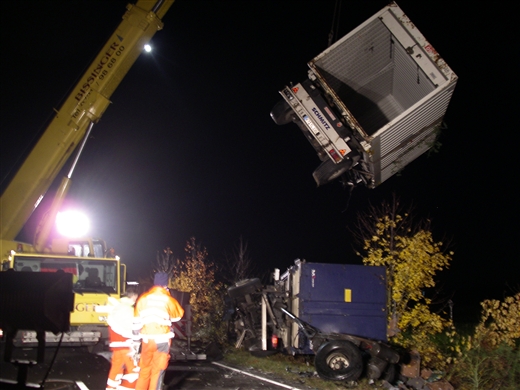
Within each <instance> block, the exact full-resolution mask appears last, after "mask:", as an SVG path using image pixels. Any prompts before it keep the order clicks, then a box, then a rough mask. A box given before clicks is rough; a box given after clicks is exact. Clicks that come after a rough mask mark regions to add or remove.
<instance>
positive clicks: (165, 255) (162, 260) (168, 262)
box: [153, 248, 177, 275]
mask: <svg viewBox="0 0 520 390" xmlns="http://www.w3.org/2000/svg"><path fill="white" fill-rule="evenodd" d="M176 265H177V260H176V259H175V257H174V256H173V252H172V250H171V249H170V248H165V249H163V250H162V252H161V251H157V256H156V258H155V263H154V264H153V271H154V272H164V273H166V274H168V275H171V274H172V273H173V270H174V269H175V267H176Z"/></svg>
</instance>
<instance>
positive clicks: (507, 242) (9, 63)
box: [0, 0, 520, 312]
mask: <svg viewBox="0 0 520 390" xmlns="http://www.w3.org/2000/svg"><path fill="white" fill-rule="evenodd" d="M387 3H388V2H387V1H386V0H383V1H357V2H354V1H345V0H343V1H342V8H341V14H340V15H341V17H340V20H339V25H338V26H339V27H338V29H336V30H334V32H335V34H336V36H337V37H338V38H340V37H342V36H343V35H345V34H346V33H348V32H349V31H350V30H352V29H353V28H355V27H356V26H357V25H359V24H360V23H362V22H363V21H364V20H366V19H367V18H369V17H370V16H372V15H373V14H374V13H376V12H377V11H379V10H380V9H381V8H383V7H384V6H385V5H386V4H387ZM398 4H399V5H400V7H401V8H402V9H403V10H404V12H405V13H406V14H407V15H408V16H409V17H410V19H411V20H412V21H413V22H414V23H415V25H416V26H417V27H418V28H419V30H420V31H421V32H422V33H423V34H424V35H425V36H426V38H427V39H428V40H429V41H430V43H431V44H432V45H433V46H434V47H435V49H436V50H437V51H438V52H439V53H440V55H441V56H442V57H443V58H444V59H445V60H446V62H447V63H448V64H449V66H450V67H451V68H452V69H453V70H454V72H455V73H456V74H457V75H458V76H459V82H458V85H457V88H456V89H455V93H454V96H453V98H452V101H451V103H450V106H449V107H448V111H447V114H446V117H445V122H446V123H447V125H448V129H447V130H445V131H444V132H443V133H442V135H441V138H440V142H441V143H442V147H441V149H440V151H439V153H436V154H432V155H430V156H426V155H423V156H422V157H420V158H419V159H417V160H416V161H414V162H413V163H412V164H410V165H409V166H407V167H406V168H405V169H404V171H403V172H402V174H401V175H399V176H394V177H392V178H391V179H390V180H388V181H386V182H385V183H383V184H382V185H381V186H380V187H377V188H376V189H373V190H369V189H366V188H356V189H354V191H353V192H352V193H351V192H350V191H349V190H347V189H344V188H343V187H342V186H341V185H340V183H339V182H333V183H330V184H328V185H326V186H323V187H320V188H316V185H315V182H314V180H313V178H312V171H313V170H314V169H315V168H316V167H317V166H318V165H319V163H320V161H319V159H318V157H317V156H316V153H315V151H314V149H313V148H312V146H311V145H310V144H309V143H308V141H307V140H306V139H305V138H304V137H303V136H302V134H301V131H300V130H299V129H298V128H297V126H296V125H294V124H289V125H286V126H277V125H276V124H274V122H273V121H272V120H271V118H270V116H269V112H270V110H271V108H272V107H273V105H274V104H275V103H276V102H277V101H278V100H279V99H280V97H279V94H278V91H279V90H280V89H282V88H283V87H284V86H285V85H287V84H289V83H290V82H295V83H296V82H301V81H303V80H304V79H305V78H306V77H307V65H306V64H307V62H308V61H309V60H310V59H312V58H313V57H314V56H316V55H317V54H319V53H320V52H321V51H323V50H324V49H325V48H326V47H327V42H328V35H329V32H330V31H331V27H332V19H333V13H334V5H335V2H334V1H333V0H315V1H314V0H313V1H301V0H299V1H292V0H284V1H256V0H249V1H234V0H231V1H228V0H211V1H202V0H177V1H176V2H175V3H174V4H173V5H172V7H171V8H170V10H169V11H168V13H167V14H166V16H165V17H164V19H163V21H164V23H165V27H164V30H162V31H159V32H158V33H157V34H156V35H155V37H154V39H153V41H152V43H153V45H154V47H155V49H154V52H153V53H152V54H146V55H145V54H142V55H141V57H140V58H139V59H138V60H137V62H136V64H135V65H134V66H133V68H132V69H131V70H130V72H129V73H128V75H127V77H126V78H125V79H124V80H123V81H122V83H121V85H120V86H119V88H118V89H117V90H116V92H115V93H114V94H113V95H112V98H111V100H112V102H113V104H112V105H111V106H110V107H109V108H108V110H107V111H106V113H105V114H104V116H103V117H102V119H101V122H100V123H99V124H98V125H96V126H95V127H94V132H93V135H92V138H91V139H90V140H89V142H88V143H87V147H86V150H85V153H84V155H83V156H82V158H81V159H80V162H79V165H78V167H77V169H76V171H75V173H74V176H73V177H72V179H73V186H72V189H71V192H70V197H69V200H70V202H71V203H72V204H74V205H76V206H77V207H79V208H81V209H83V210H84V211H85V212H86V213H87V214H88V215H89V216H90V218H91V222H92V225H93V226H92V229H91V230H92V232H91V233H92V235H93V236H96V237H102V238H104V239H105V240H106V241H107V242H108V245H109V246H113V247H115V248H116V251H117V253H118V254H119V255H120V256H121V258H122V259H123V261H124V262H125V263H126V264H127V266H128V271H129V276H130V278H131V279H137V278H139V277H141V276H146V275H148V274H149V272H150V262H151V261H153V260H154V258H155V254H156V251H157V250H161V249H163V248H165V247H167V246H168V247H171V248H172V250H173V251H174V253H175V254H176V255H177V256H178V257H183V248H184V245H185V242H186V241H187V240H188V239H189V238H190V237H192V236H194V237H196V239H197V240H198V241H199V242H201V243H202V244H203V245H204V246H205V247H206V248H207V250H208V252H209V256H210V258H211V259H213V260H215V261H219V260H220V259H222V258H223V257H224V255H225V253H228V254H230V253H231V251H232V250H233V248H234V247H235V246H236V244H237V243H238V240H239V238H240V237H243V239H244V241H247V243H248V248H249V254H250V256H251V258H252V259H253V260H254V261H255V263H256V264H257V265H258V267H259V269H261V270H263V271H270V270H272V269H273V268H274V267H278V268H280V269H282V271H283V270H285V269H286V268H287V267H288V266H290V265H292V264H293V261H294V259H296V258H301V259H306V260H307V261H310V262H331V263H353V264H360V263H361V259H360V258H359V257H357V256H356V255H355V248H354V245H353V237H352V233H351V232H350V230H351V229H352V228H353V225H354V222H355V219H356V216H357V215H358V213H360V212H366V211H367V208H368V207H369V205H370V204H372V205H375V206H377V205H378V204H380V203H381V201H382V200H385V199H386V200H391V196H392V194H396V196H397V197H399V198H400V201H401V203H402V204H405V205H407V204H411V203H413V204H414V205H415V206H416V213H417V215H418V217H420V218H430V219H431V220H432V227H433V232H434V238H435V240H436V241H443V242H450V249H451V250H453V251H454V252H455V255H454V258H453V262H452V266H451V268H450V269H449V270H447V271H444V273H443V275H442V282H443V283H445V285H444V293H445V294H446V295H450V296H452V299H453V300H454V302H455V310H456V312H457V310H460V311H461V312H462V311H466V310H467V309H471V310H477V311H478V302H479V301H481V300H483V299H486V298H498V299H500V298H502V297H503V296H504V293H506V294H507V295H511V294H512V292H513V291H518V289H519V288H520V287H519V282H518V280H520V265H519V264H520V261H519V260H520V259H519V255H518V250H517V246H518V243H519V242H520V234H519V233H520V229H519V220H520V213H519V208H518V195H517V190H516V184H517V183H516V182H517V180H518V177H519V169H518V166H519V164H518V161H517V157H516V155H517V151H516V149H517V147H518V145H519V144H520V142H519V141H520V137H519V136H518V132H519V129H518V120H517V115H518V111H519V109H520V104H519V99H518V94H517V93H516V92H517V91H518V90H519V82H518V75H517V69H518V58H519V55H518V52H517V50H516V46H515V45H516V40H515V38H516V37H517V36H518V22H517V21H516V16H513V15H514V12H513V10H512V9H510V8H509V3H507V2H504V3H501V2H495V3H490V4H487V5H486V7H485V8H484V7H483V6H481V5H479V4H478V3H476V5H475V4H474V5H472V6H471V7H469V6H468V5H467V4H455V3H453V2H442V1H441V2H439V1H423V2H417V1H411V0H410V1H399V2H398ZM125 5H126V1H119V0H117V1H116V0H112V1H110V2H107V1H87V0H82V1H78V0H52V1H38V2H35V1H16V2H15V1H11V2H4V3H2V14H1V20H2V24H1V29H2V48H3V50H2V78H1V80H2V81H1V83H2V84H1V91H2V92H1V97H2V102H1V107H0V109H1V117H0V120H1V122H0V123H1V129H2V131H1V137H2V142H1V173H2V179H3V178H5V177H6V176H8V174H9V172H10V170H11V169H13V168H14V167H16V164H17V159H19V158H22V157H23V155H24V153H26V152H27V151H28V148H30V146H31V144H32V143H34V142H35V140H37V138H38V135H39V134H40V133H41V131H43V130H44V129H45V126H46V124H47V123H48V121H49V120H50V119H51V118H52V113H53V111H52V109H53V107H56V108H58V107H59V106H60V105H61V102H62V101H63V99H64V98H65V97H66V96H67V92H68V91H69V90H70V89H71V88H72V87H73V86H74V85H75V83H76V81H77V79H78V78H79V77H80V76H81V75H82V74H83V72H84V70H85V69H86V67H87V66H88V65H89V64H90V62H91V61H92V60H93V58H94V57H95V55H96V54H97V53H98V51H99V50H100V49H101V47H102V45H103V44H104V43H105V41H106V39H108V37H109V35H110V34H111V33H112V32H113V30H114V29H115V28H116V26H117V25H118V24H119V22H120V20H121V16H122V15H123V13H124V11H125ZM514 18H515V19H514ZM2 186H5V182H4V183H2Z"/></svg>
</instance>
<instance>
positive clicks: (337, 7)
mask: <svg viewBox="0 0 520 390" xmlns="http://www.w3.org/2000/svg"><path fill="white" fill-rule="evenodd" d="M340 16H341V0H336V1H335V3H334V13H333V15H332V26H331V27H330V32H329V43H328V45H327V47H330V46H331V45H332V44H333V43H334V42H336V41H337V40H338V29H339V20H340Z"/></svg>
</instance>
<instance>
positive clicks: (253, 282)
mask: <svg viewBox="0 0 520 390" xmlns="http://www.w3.org/2000/svg"><path fill="white" fill-rule="evenodd" d="M260 288H262V283H261V282H260V279H258V278H254V279H245V280H241V281H240V282H237V283H235V285H234V286H231V287H229V288H228V295H229V297H230V298H232V299H235V298H239V297H243V296H244V295H247V294H251V293H254V292H256V291H257V290H259V289H260Z"/></svg>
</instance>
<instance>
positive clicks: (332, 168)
mask: <svg viewBox="0 0 520 390" xmlns="http://www.w3.org/2000/svg"><path fill="white" fill-rule="evenodd" d="M351 167H352V161H350V160H343V161H342V162H340V163H339V164H335V163H334V161H332V160H330V159H327V160H326V161H324V162H322V163H321V164H320V166H319V167H318V168H316V170H315V171H314V172H313V173H312V176H313V177H314V180H315V181H316V184H317V185H318V186H321V185H323V184H327V183H328V182H330V181H332V180H334V179H337V178H338V177H340V176H341V175H342V174H344V173H345V172H347V171H348V170H349V169H350V168H351Z"/></svg>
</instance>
